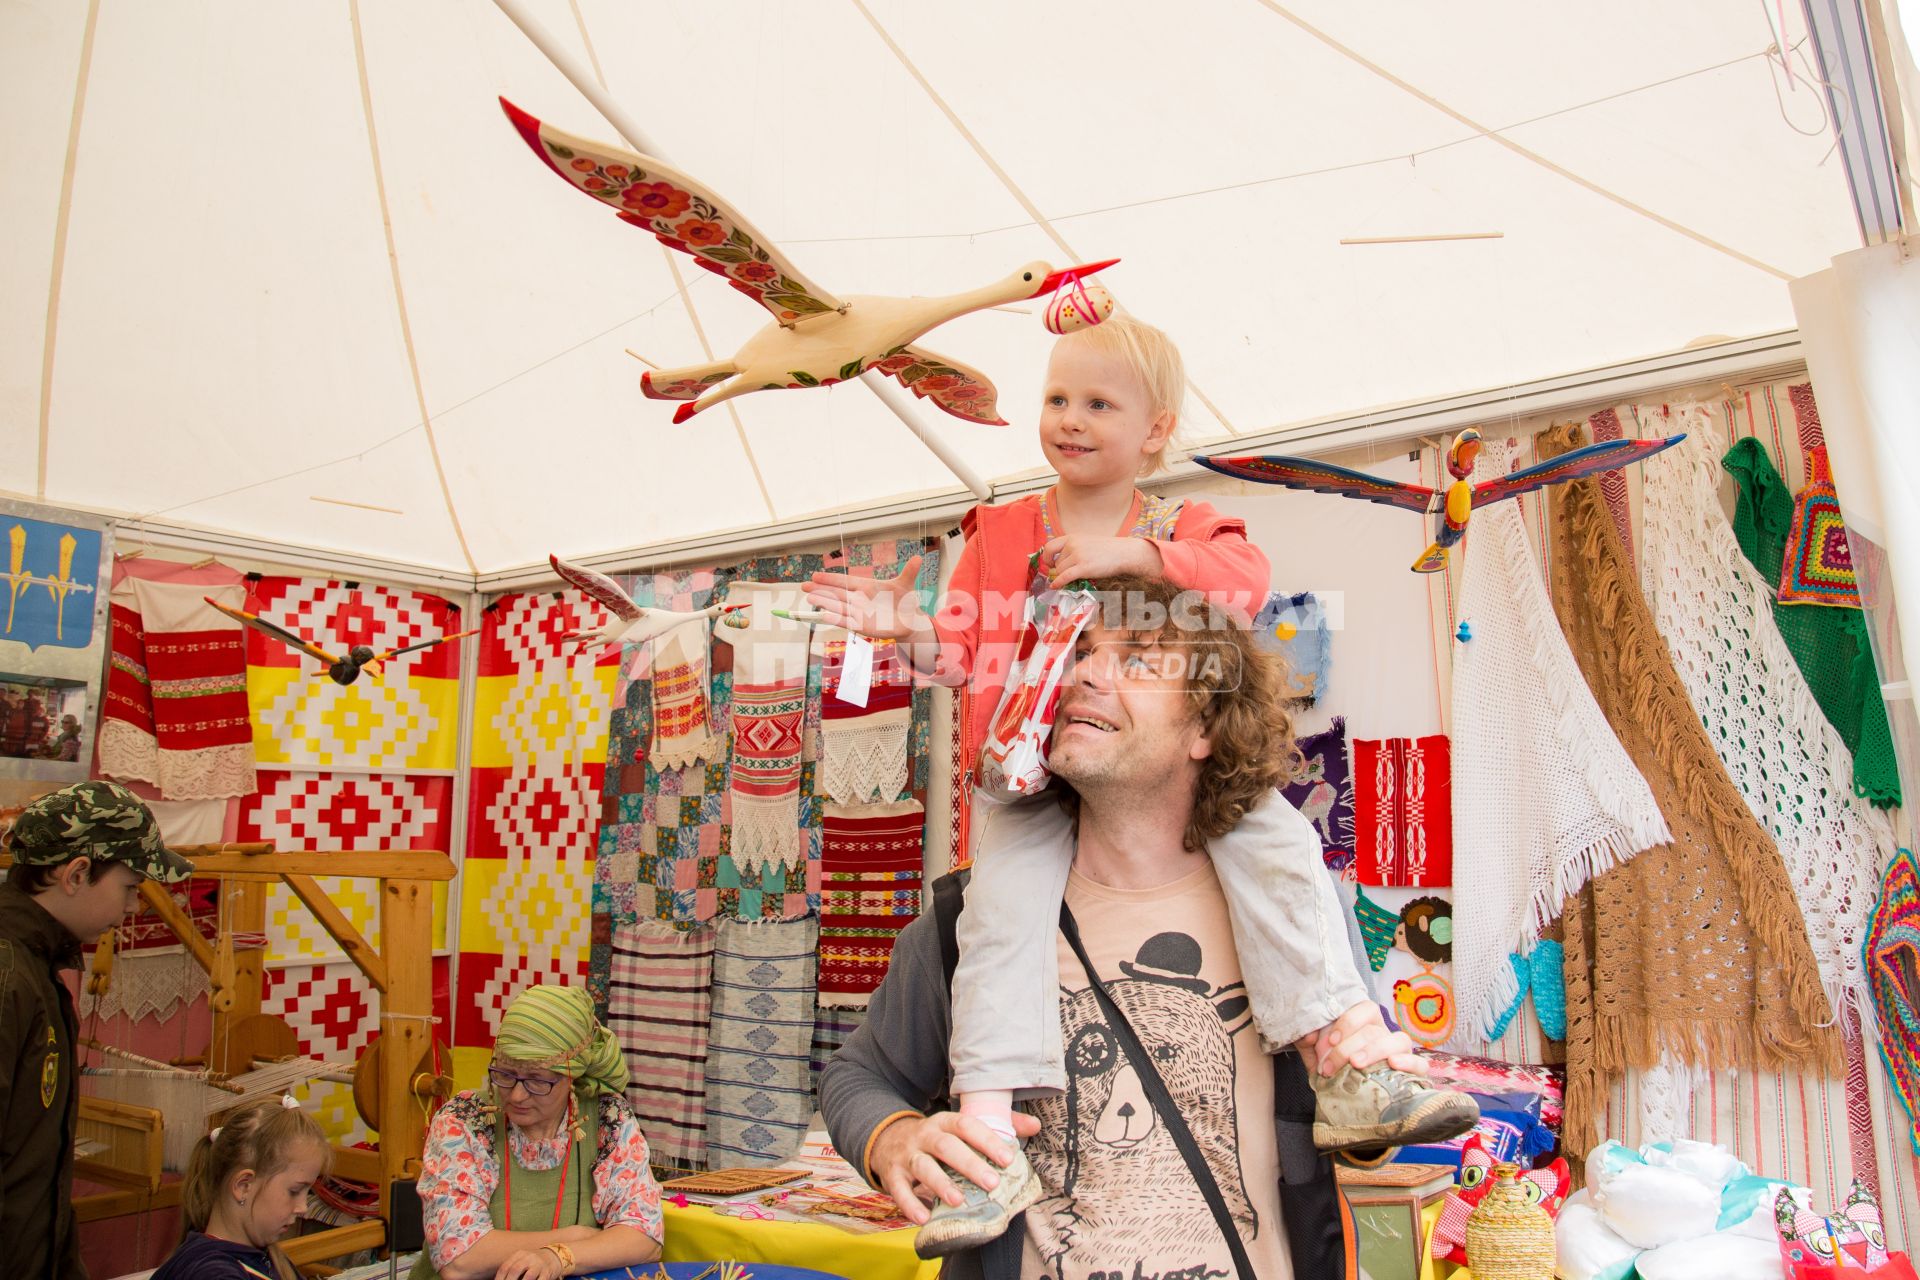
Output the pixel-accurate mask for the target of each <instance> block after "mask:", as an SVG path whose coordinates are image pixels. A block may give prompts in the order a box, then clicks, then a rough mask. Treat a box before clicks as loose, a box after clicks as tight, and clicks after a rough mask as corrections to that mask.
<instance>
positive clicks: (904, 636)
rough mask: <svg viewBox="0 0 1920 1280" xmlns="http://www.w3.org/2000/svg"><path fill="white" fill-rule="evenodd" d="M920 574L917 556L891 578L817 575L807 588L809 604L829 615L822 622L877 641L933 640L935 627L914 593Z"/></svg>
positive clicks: (847, 574)
mask: <svg viewBox="0 0 1920 1280" xmlns="http://www.w3.org/2000/svg"><path fill="white" fill-rule="evenodd" d="M919 572H920V557H919V556H913V557H911V558H910V559H909V560H908V561H907V562H906V564H904V565H902V566H901V567H900V572H899V573H897V574H895V575H894V576H893V577H891V578H856V577H854V576H853V575H852V574H850V573H816V574H814V575H813V578H812V579H811V580H810V582H809V583H808V586H807V603H808V604H810V605H812V606H813V607H814V608H816V609H818V610H819V611H820V612H821V613H823V614H825V615H826V616H825V617H824V618H822V619H821V621H822V622H825V623H827V624H828V625H830V626H836V627H845V628H846V629H847V630H849V631H857V632H859V633H860V634H861V635H863V636H870V637H872V638H873V639H875V640H905V641H908V642H910V643H911V642H917V641H923V640H931V639H932V638H933V623H932V622H931V621H929V620H928V618H927V613H926V610H925V609H923V608H921V607H920V594H919V592H917V591H915V590H914V589H913V580H914V578H915V577H916V576H917V575H918V574H919Z"/></svg>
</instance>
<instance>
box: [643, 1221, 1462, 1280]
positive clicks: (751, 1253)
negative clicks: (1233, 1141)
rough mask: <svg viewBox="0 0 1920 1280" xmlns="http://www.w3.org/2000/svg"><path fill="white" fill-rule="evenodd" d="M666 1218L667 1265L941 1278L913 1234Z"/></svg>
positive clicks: (853, 1278) (899, 1279) (902, 1279)
mask: <svg viewBox="0 0 1920 1280" xmlns="http://www.w3.org/2000/svg"><path fill="white" fill-rule="evenodd" d="M666 1215H667V1247H666V1252H665V1260H666V1261H668V1262H700V1261H708V1260H720V1259H730V1260H732V1261H735V1262H782V1263H785V1264H786V1265H788V1266H790V1267H810V1268H812V1269H813V1270H815V1271H824V1272H826V1273H827V1274H829V1275H836V1276H845V1277H847V1280H936V1277H937V1276H939V1274H940V1263H939V1262H938V1261H933V1262H928V1261H925V1260H923V1259H921V1258H920V1256H919V1255H917V1254H916V1253H914V1251H913V1232H911V1231H875V1232H872V1233H871V1234H868V1235H863V1236H861V1235H854V1234H852V1233H850V1232H846V1231H841V1230H838V1229H837V1228H834V1227H828V1226H822V1225H819V1224H816V1223H811V1222H767V1221H745V1220H742V1219H740V1218H729V1217H727V1216H726V1215H725V1214H719V1213H715V1212H714V1211H713V1210H711V1209H708V1208H706V1207H704V1206H701V1205H689V1206H687V1207H686V1208H684V1209H682V1208H681V1207H679V1206H678V1205H674V1204H669V1205H667V1206H666ZM1423 1280H1424V1277H1423Z"/></svg>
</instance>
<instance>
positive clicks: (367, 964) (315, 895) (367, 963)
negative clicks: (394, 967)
mask: <svg viewBox="0 0 1920 1280" xmlns="http://www.w3.org/2000/svg"><path fill="white" fill-rule="evenodd" d="M280 878H281V879H282V880H284V881H286V884H287V888H289V889H291V890H293V896H294V897H296V898H298V899H300V901H301V902H303V903H305V904H306V907H307V910H309V911H311V912H313V918H314V919H315V920H318V921H319V922H320V927H321V928H323V929H325V930H326V931H327V932H328V933H330V934H332V935H333V939H334V941H335V942H338V943H339V944H340V949H341V950H342V951H345V952H346V953H347V959H349V960H351V961H353V963H354V966H355V967H356V968H358V969H359V970H360V972H361V973H364V974H366V975H367V981H368V982H371V983H372V984H373V986H374V990H376V991H379V992H380V993H381V994H383V995H384V994H385V993H386V990H387V960H386V957H385V956H383V955H381V954H380V953H379V952H378V951H375V950H374V949H373V944H372V943H370V942H368V941H367V940H366V939H365V938H363V937H361V936H360V931H359V930H358V929H356V928H354V927H353V921H351V920H349V919H347V915H346V912H344V911H342V910H340V908H339V906H338V905H337V904H336V903H335V902H334V900H333V899H332V898H331V897H329V896H328V895H327V891H326V890H325V889H322V888H321V887H320V886H319V884H318V883H317V882H315V880H314V878H313V877H312V876H303V875H299V874H296V873H294V872H291V871H289V872H286V873H284V874H283V875H281V877H280Z"/></svg>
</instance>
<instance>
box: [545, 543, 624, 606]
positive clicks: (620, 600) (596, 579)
mask: <svg viewBox="0 0 1920 1280" xmlns="http://www.w3.org/2000/svg"><path fill="white" fill-rule="evenodd" d="M547 562H548V563H549V564H551V565H552V566H553V571H554V572H555V573H557V574H559V575H560V577H561V578H562V579H564V580H565V581H566V582H568V583H569V584H571V585H573V586H576V587H578V588H580V590H581V592H582V593H584V594H585V595H586V597H587V599H589V600H592V601H594V602H596V603H598V604H601V605H604V606H605V607H606V608H607V610H608V612H610V613H612V614H613V616H614V617H616V618H618V619H620V620H621V621H622V622H632V621H633V620H634V619H636V618H638V617H639V616H640V606H639V605H637V604H635V603H634V602H633V597H632V596H630V595H628V594H627V593H626V592H625V591H622V590H621V589H620V584H619V583H617V582H615V581H614V580H613V579H612V578H609V577H608V576H607V575H606V574H604V573H595V572H594V571H593V570H591V569H582V568H581V567H580V566H579V565H573V564H568V563H567V562H566V561H565V560H562V559H561V558H560V557H559V556H548V557H547Z"/></svg>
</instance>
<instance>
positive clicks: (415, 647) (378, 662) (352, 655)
mask: <svg viewBox="0 0 1920 1280" xmlns="http://www.w3.org/2000/svg"><path fill="white" fill-rule="evenodd" d="M201 599H203V600H206V602H207V603H208V604H210V605H212V606H213V607H214V608H216V609H218V610H219V611H220V612H222V613H224V614H226V615H227V616H228V617H229V618H232V619H233V620H234V621H235V622H238V623H239V624H240V625H242V626H246V627H252V628H253V629H254V630H255V631H258V632H260V633H261V634H262V635H268V636H272V637H273V638H274V639H275V640H278V641H279V642H280V643H281V644H284V645H286V646H287V647H288V648H289V649H292V650H293V651H294V652H296V653H304V654H306V655H307V656H308V657H309V658H314V659H317V660H318V661H319V662H320V663H322V664H323V665H324V666H325V667H326V669H327V677H328V678H329V679H330V680H332V681H333V682H334V683H335V684H339V685H348V684H352V683H353V682H354V681H355V680H358V679H359V678H360V673H361V672H363V671H364V672H366V673H367V675H368V676H370V677H372V678H373V679H375V680H378V679H379V678H380V675H381V669H382V668H383V667H384V666H385V665H386V664H387V663H389V662H391V661H392V660H393V659H395V658H397V657H399V656H400V655H401V654H403V653H418V652H420V650H422V649H431V648H433V647H434V646H435V645H437V644H446V643H447V642H448V641H451V640H464V639H466V638H467V637H468V636H477V635H479V634H480V630H479V628H477V627H476V628H474V629H473V630H471V631H456V632H454V633H453V634H452V635H450V636H436V637H434V638H433V639H431V640H422V641H420V643H418V644H408V645H402V646H401V647H400V648H398V649H389V650H387V651H386V652H385V653H376V652H374V650H373V646H372V645H365V644H356V645H354V646H353V647H352V648H350V649H348V650H347V652H346V656H345V657H342V656H340V655H339V654H334V653H329V652H327V650H325V649H322V648H321V647H320V646H319V645H317V644H315V643H314V642H313V641H311V640H309V639H307V638H306V637H305V636H301V635H296V634H295V633H294V632H291V631H289V630H287V629H286V628H285V627H283V626H281V625H279V624H278V623H275V622H268V621H267V620H266V619H265V618H263V617H261V616H260V615H259V614H256V613H248V612H247V611H246V610H245V609H235V608H233V607H232V606H230V605H224V604H221V603H220V602H219V601H218V600H215V599H212V598H211V597H208V596H202V597H201Z"/></svg>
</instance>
